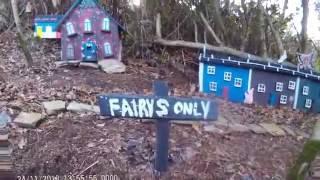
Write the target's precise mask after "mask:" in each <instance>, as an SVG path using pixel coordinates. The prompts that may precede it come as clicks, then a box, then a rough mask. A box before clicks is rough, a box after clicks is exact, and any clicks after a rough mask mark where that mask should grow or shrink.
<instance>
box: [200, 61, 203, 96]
mask: <svg viewBox="0 0 320 180" xmlns="http://www.w3.org/2000/svg"><path fill="white" fill-rule="evenodd" d="M203 72H204V65H203V63H201V62H200V64H199V90H200V92H203V78H204V77H203Z"/></svg>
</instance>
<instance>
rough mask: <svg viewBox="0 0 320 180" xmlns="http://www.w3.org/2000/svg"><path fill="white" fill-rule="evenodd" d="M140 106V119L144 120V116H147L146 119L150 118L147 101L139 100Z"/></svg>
mask: <svg viewBox="0 0 320 180" xmlns="http://www.w3.org/2000/svg"><path fill="white" fill-rule="evenodd" d="M138 104H139V117H140V118H143V115H144V114H145V115H146V117H148V110H147V108H146V105H147V103H146V101H145V99H139V100H138Z"/></svg>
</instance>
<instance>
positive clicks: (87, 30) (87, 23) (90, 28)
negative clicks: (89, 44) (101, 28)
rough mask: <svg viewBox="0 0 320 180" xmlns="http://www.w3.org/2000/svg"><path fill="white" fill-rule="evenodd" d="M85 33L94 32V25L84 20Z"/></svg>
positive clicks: (88, 20)
mask: <svg viewBox="0 0 320 180" xmlns="http://www.w3.org/2000/svg"><path fill="white" fill-rule="evenodd" d="M84 32H87V33H88V32H92V24H91V21H90V19H86V20H84Z"/></svg>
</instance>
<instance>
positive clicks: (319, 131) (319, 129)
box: [311, 120, 320, 141]
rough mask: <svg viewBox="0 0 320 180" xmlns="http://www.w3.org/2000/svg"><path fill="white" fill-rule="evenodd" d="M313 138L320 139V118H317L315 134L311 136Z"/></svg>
mask: <svg viewBox="0 0 320 180" xmlns="http://www.w3.org/2000/svg"><path fill="white" fill-rule="evenodd" d="M311 139H312V140H318V141H319V140H320V120H317V122H316V124H315V126H314V128H313V134H312V137H311Z"/></svg>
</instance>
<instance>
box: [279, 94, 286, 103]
mask: <svg viewBox="0 0 320 180" xmlns="http://www.w3.org/2000/svg"><path fill="white" fill-rule="evenodd" d="M287 102H288V96H286V95H281V96H280V104H287Z"/></svg>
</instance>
